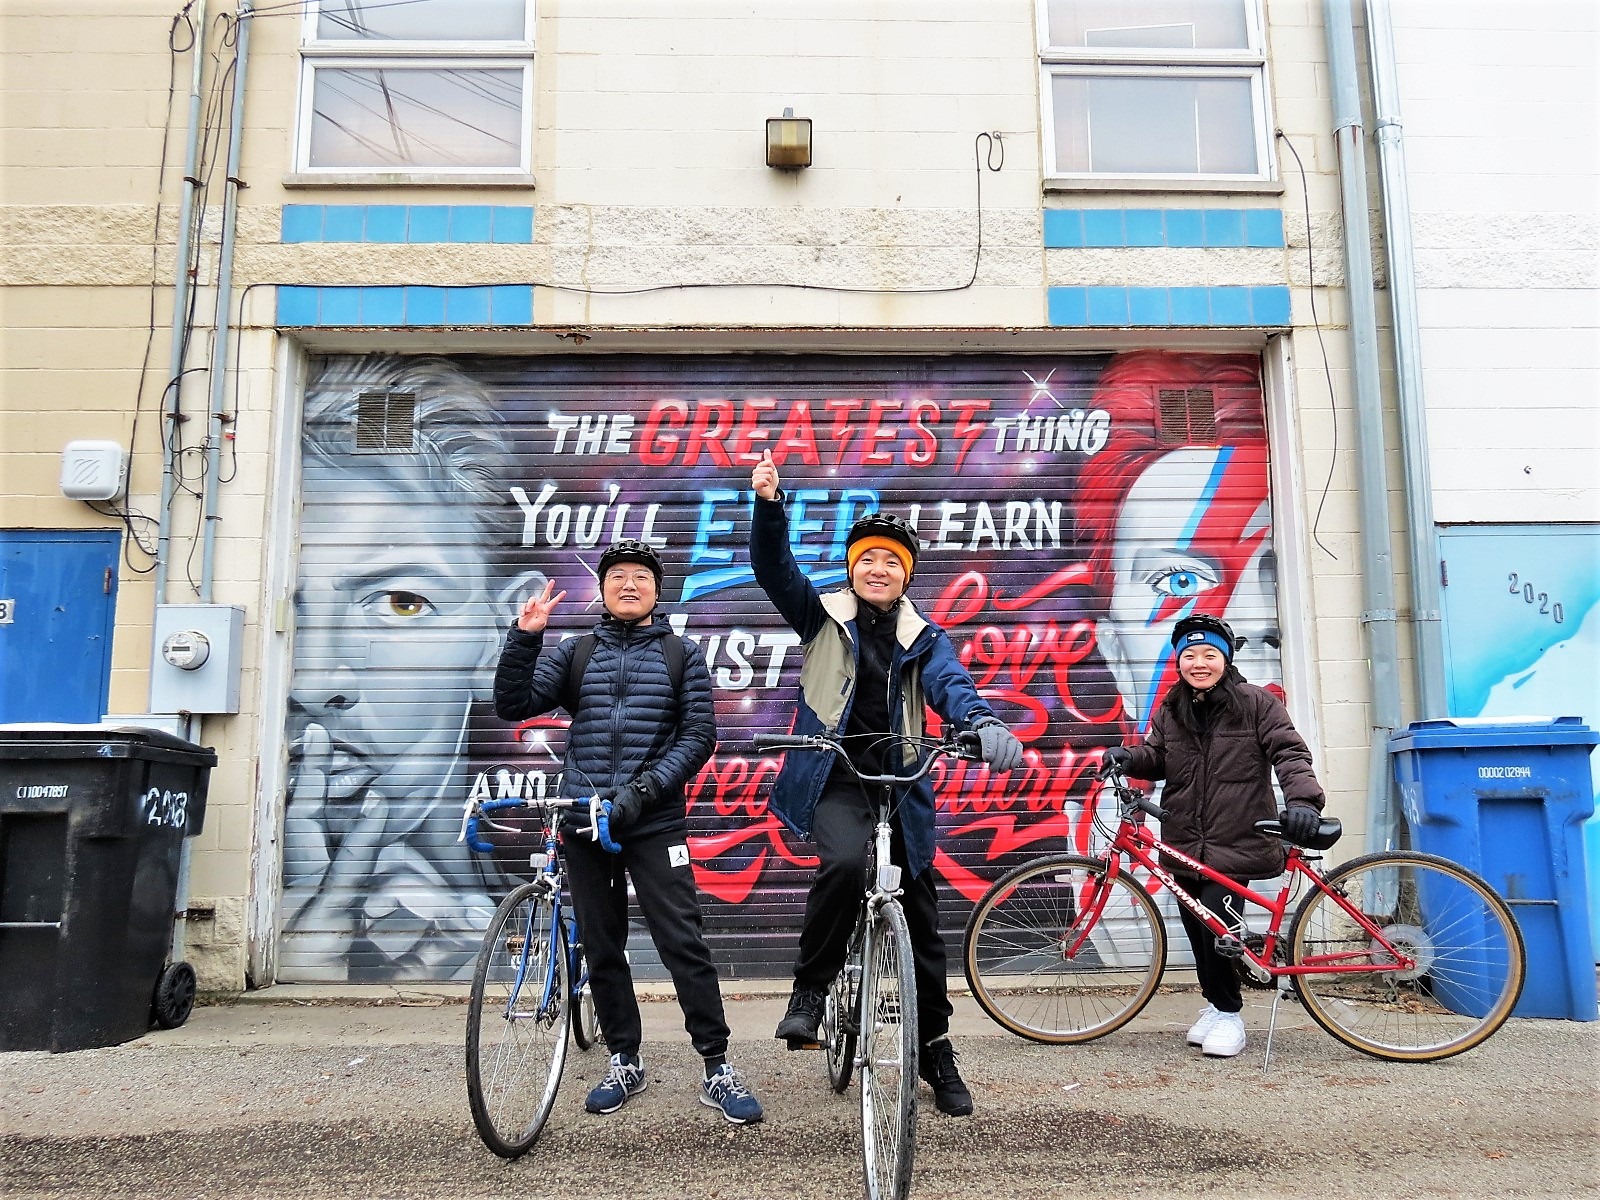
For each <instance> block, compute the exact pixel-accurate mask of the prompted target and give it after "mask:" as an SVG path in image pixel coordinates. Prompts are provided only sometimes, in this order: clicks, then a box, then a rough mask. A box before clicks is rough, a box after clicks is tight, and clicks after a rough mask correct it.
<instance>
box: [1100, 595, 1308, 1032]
mask: <svg viewBox="0 0 1600 1200" xmlns="http://www.w3.org/2000/svg"><path fill="white" fill-rule="evenodd" d="M1237 644H1238V643H1237V641H1236V639H1235V638H1234V636H1233V630H1232V629H1231V628H1230V627H1229V626H1228V624H1227V623H1226V622H1225V621H1221V620H1219V619H1218V618H1216V617H1212V616H1206V615H1196V616H1191V617H1185V618H1184V619H1183V620H1181V621H1179V622H1178V624H1177V626H1176V627H1175V628H1174V630H1173V633H1172V647H1173V651H1174V652H1175V653H1176V654H1177V656H1178V679H1177V681H1176V682H1174V683H1173V685H1172V687H1171V689H1170V690H1169V691H1168V692H1167V695H1166V698H1165V699H1164V700H1163V701H1162V702H1161V704H1160V706H1159V707H1158V708H1157V709H1156V711H1155V713H1154V714H1153V715H1152V717H1151V721H1150V730H1149V732H1148V733H1147V734H1146V735H1145V738H1144V741H1143V743H1142V744H1141V745H1138V746H1131V747H1128V746H1116V747H1112V748H1111V749H1110V750H1107V751H1106V753H1105V761H1106V762H1107V763H1108V764H1115V765H1116V766H1119V767H1121V768H1122V769H1123V770H1124V771H1126V772H1127V773H1128V774H1129V775H1132V776H1134V777H1135V778H1138V779H1164V780H1166V788H1165V790H1164V791H1163V792H1162V794H1161V807H1162V808H1163V809H1164V810H1165V811H1166V817H1165V818H1164V819H1163V821H1162V823H1161V835H1162V838H1163V839H1164V840H1165V841H1167V842H1168V843H1169V844H1171V845H1172V846H1173V847H1175V848H1176V849H1179V850H1182V851H1183V852H1184V853H1185V854H1187V855H1189V856H1190V857H1191V858H1194V859H1197V860H1198V861H1200V862H1202V863H1204V864H1205V865H1206V866H1208V867H1210V868H1211V869H1212V870H1214V871H1216V872H1218V873H1219V874H1222V875H1226V876H1227V877H1228V878H1230V879H1233V880H1235V881H1237V882H1239V883H1245V882H1247V881H1248V880H1251V879H1271V878H1273V877H1274V876H1276V875H1278V874H1280V873H1281V872H1282V871H1283V864H1284V853H1285V852H1284V848H1283V838H1287V839H1288V840H1290V841H1294V842H1304V841H1306V840H1309V839H1310V838H1311V837H1313V836H1315V834H1316V832H1317V827H1318V826H1319V825H1320V824H1321V820H1322V807H1323V804H1324V803H1325V800H1324V797H1323V794H1322V785H1321V784H1319V783H1318V782H1317V776H1316V772H1315V771H1314V770H1313V769H1312V766H1311V751H1310V750H1309V749H1308V748H1307V747H1306V743H1305V740H1304V739H1303V738H1302V737H1301V736H1300V734H1299V732H1298V731H1296V729H1295V727H1294V722H1293V721H1292V720H1290V719H1289V713H1288V710H1287V709H1285V708H1284V706H1283V704H1282V703H1281V702H1280V701H1279V700H1278V699H1277V697H1275V696H1273V695H1272V694H1271V693H1270V692H1268V691H1266V690H1265V689H1263V688H1259V687H1256V686H1254V685H1253V684H1249V683H1246V682H1245V680H1244V676H1242V675H1241V674H1239V670H1238V668H1237V667H1235V666H1234V665H1233V652H1234V648H1235V647H1236V646H1237ZM1274 773H1276V775H1277V777H1278V786H1279V787H1280V788H1281V789H1282V791H1283V795H1284V799H1285V801H1286V802H1287V806H1288V807H1287V811H1286V812H1284V813H1283V814H1282V815H1281V816H1280V814H1279V812H1278V802H1277V798H1276V797H1275V796H1274V794H1273V791H1272V776H1273V774H1274ZM1273 819H1277V820H1279V821H1280V823H1281V827H1282V830H1283V838H1280V837H1278V836H1277V835H1274V834H1266V833H1262V832H1260V831H1259V830H1257V829H1256V828H1255V823H1256V822H1257V821H1262V820H1273ZM1165 865H1166V866H1168V867H1169V868H1171V869H1172V871H1173V874H1174V875H1175V876H1176V877H1177V879H1178V882H1179V883H1181V884H1182V885H1183V886H1184V888H1185V889H1186V890H1188V891H1189V892H1191V893H1192V894H1193V895H1194V896H1195V897H1196V898H1197V899H1199V901H1200V902H1201V903H1202V904H1204V905H1205V906H1206V907H1207V908H1209V909H1210V910H1211V911H1212V912H1214V913H1216V914H1217V915H1218V916H1220V917H1221V918H1222V919H1223V920H1224V921H1225V922H1227V923H1228V924H1229V925H1230V926H1232V927H1234V928H1238V929H1242V927H1243V921H1242V918H1241V914H1240V911H1239V904H1240V902H1239V899H1238V898H1237V897H1236V896H1234V895H1233V894H1232V893H1231V892H1229V891H1228V890H1227V889H1226V888H1224V887H1223V886H1222V885H1221V884H1218V883H1213V882H1211V881H1209V880H1205V879H1202V878H1200V877H1198V876H1196V875H1193V874H1190V873H1187V872H1185V871H1183V870H1182V868H1181V867H1179V865H1178V864H1177V863H1175V862H1173V861H1170V860H1168V861H1167V862H1166V864H1165ZM1178 911H1179V915H1180V916H1181V917H1182V918H1183V928H1184V932H1186V933H1187V934H1188V935H1189V945H1190V946H1191V947H1192V948H1193V950H1194V961H1195V974H1196V975H1197V976H1199V980H1200V991H1201V994H1202V995H1203V996H1204V997H1205V999H1206V1007H1205V1008H1203V1009H1202V1010H1201V1011H1200V1018H1199V1020H1197V1021H1196V1022H1195V1023H1194V1025H1193V1026H1191V1027H1190V1029H1189V1031H1188V1034H1187V1035H1186V1036H1187V1039H1188V1042H1189V1044H1190V1045H1192V1046H1199V1047H1200V1048H1201V1050H1202V1051H1203V1052H1204V1053H1205V1054H1207V1055H1209V1056H1211V1057H1213V1058H1232V1057H1234V1056H1235V1055H1237V1054H1238V1053H1239V1052H1240V1051H1242V1050H1243V1049H1244V1046H1245V1030H1244V1019H1243V1018H1242V1017H1241V1016H1240V1012H1241V1010H1242V1009H1243V1008H1244V1003H1243V998H1242V996H1241V994H1240V991H1239V978H1238V975H1237V974H1236V973H1235V970H1234V963H1233V960H1232V959H1230V958H1225V957H1224V956H1223V955H1221V954H1219V953H1218V952H1217V944H1216V939H1215V938H1214V937H1213V936H1212V934H1211V932H1210V930H1208V929H1206V927H1205V926H1204V925H1202V924H1201V923H1200V921H1199V920H1198V919H1197V918H1196V917H1195V916H1194V915H1193V914H1191V913H1190V912H1189V910H1188V909H1186V908H1183V907H1182V906H1180V907H1179V909H1178Z"/></svg>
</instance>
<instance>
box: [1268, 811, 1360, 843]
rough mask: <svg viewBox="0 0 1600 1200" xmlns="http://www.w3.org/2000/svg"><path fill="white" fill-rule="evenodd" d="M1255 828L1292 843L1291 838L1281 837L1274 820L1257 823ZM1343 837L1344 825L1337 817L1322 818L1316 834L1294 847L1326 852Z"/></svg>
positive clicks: (1279, 829)
mask: <svg viewBox="0 0 1600 1200" xmlns="http://www.w3.org/2000/svg"><path fill="white" fill-rule="evenodd" d="M1255 827H1256V828H1257V829H1259V830H1260V831H1261V832H1262V833H1269V834H1271V835H1272V836H1273V837H1276V838H1283V840H1284V841H1286V842H1289V841H1294V839H1293V838H1287V837H1283V830H1282V829H1281V828H1279V826H1278V822H1277V821H1276V820H1270V821H1257V822H1256V824H1255ZM1343 836H1344V825H1343V824H1342V823H1341V822H1340V820H1339V818H1338V817H1323V818H1322V824H1320V825H1318V826H1317V834H1316V836H1315V837H1313V838H1311V839H1310V840H1309V841H1304V842H1295V843H1294V844H1295V845H1296V846H1303V847H1305V848H1306V849H1307V850H1327V849H1330V848H1331V847H1332V846H1333V844H1334V843H1335V842H1337V841H1338V840H1339V839H1340V838H1341V837H1343Z"/></svg>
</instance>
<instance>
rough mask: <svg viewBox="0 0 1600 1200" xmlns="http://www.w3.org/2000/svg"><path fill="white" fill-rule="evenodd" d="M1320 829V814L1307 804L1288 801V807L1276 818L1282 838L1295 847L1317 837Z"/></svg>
mask: <svg viewBox="0 0 1600 1200" xmlns="http://www.w3.org/2000/svg"><path fill="white" fill-rule="evenodd" d="M1321 827H1322V814H1321V813H1319V812H1318V811H1317V810H1316V809H1314V808H1312V807H1311V805H1309V804H1301V803H1296V802H1294V801H1290V803H1289V807H1288V808H1287V809H1286V810H1285V811H1284V813H1283V815H1282V816H1281V817H1279V818H1278V828H1279V829H1281V830H1283V836H1284V838H1285V839H1287V840H1288V841H1291V842H1293V843H1294V844H1295V845H1297V846H1303V845H1305V844H1306V843H1307V842H1309V841H1310V840H1311V839H1312V838H1314V837H1316V836H1317V830H1318V829H1320V828H1321Z"/></svg>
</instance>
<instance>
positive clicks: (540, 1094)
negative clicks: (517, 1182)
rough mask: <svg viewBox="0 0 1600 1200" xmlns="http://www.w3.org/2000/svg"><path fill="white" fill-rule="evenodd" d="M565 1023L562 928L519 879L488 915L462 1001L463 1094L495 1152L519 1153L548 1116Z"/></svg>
mask: <svg viewBox="0 0 1600 1200" xmlns="http://www.w3.org/2000/svg"><path fill="white" fill-rule="evenodd" d="M571 1023H572V1004H571V999H570V993H569V992H568V983H567V952H566V931H565V930H564V929H563V928H562V925H561V923H560V921H559V920H557V919H556V908H555V902H554V899H553V898H552V896H551V895H550V893H549V890H548V889H547V888H545V887H544V886H542V885H541V884H539V883H526V884H523V885H522V886H521V887H519V888H517V889H516V890H515V891H513V892H512V893H511V894H510V895H509V896H507V897H506V898H505V899H504V900H502V901H501V902H500V907H499V908H498V909H496V910H495V914H494V919H493V920H491V921H490V922H489V930H488V932H487V933H485V934H484V937H483V946H482V948H481V949H480V950H479V952H478V963H477V967H476V969H475V970H474V971H473V975H472V998H471V1000H470V1002H469V1003H468V1005H467V1101H468V1104H469V1105H470V1107H471V1109H472V1123H473V1124H474V1125H476V1126H477V1127H478V1135H479V1136H480V1137H481V1138H482V1139H483V1143H484V1145H486V1146H488V1147H489V1149H491V1150H493V1151H494V1152H495V1153H496V1154H498V1155H499V1156H500V1157H501V1158H507V1159H514V1158H519V1157H521V1156H522V1155H524V1154H526V1153H527V1152H528V1151H529V1150H530V1149H531V1148H532V1146H533V1144H534V1142H536V1141H537V1140H538V1138H539V1134H540V1133H541V1132H542V1131H543V1129H544V1125H545V1122H546V1121H547V1120H549V1118H550V1110H551V1109H552V1108H553V1107H554V1106H555V1102H556V1091H557V1089H558V1088H559V1087H560V1086H561V1072H562V1068H563V1067H565V1065H566V1061H567V1030H568V1027H569V1026H570V1025H571Z"/></svg>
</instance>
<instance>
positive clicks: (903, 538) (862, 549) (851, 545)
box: [844, 512, 922, 580]
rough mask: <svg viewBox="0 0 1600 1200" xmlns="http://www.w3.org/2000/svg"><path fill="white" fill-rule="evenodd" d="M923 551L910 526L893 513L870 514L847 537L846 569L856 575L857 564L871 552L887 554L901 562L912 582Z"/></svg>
mask: <svg viewBox="0 0 1600 1200" xmlns="http://www.w3.org/2000/svg"><path fill="white" fill-rule="evenodd" d="M921 549H922V542H921V540H920V539H919V538H918V537H917V531H916V530H915V529H913V528H911V525H910V523H909V522H907V521H903V520H901V519H900V518H899V517H897V516H894V515H893V514H891V513H884V512H875V513H868V514H867V515H866V516H864V517H858V518H857V519H856V523H855V524H854V525H852V526H850V532H849V534H847V535H846V537H845V542H844V561H845V568H846V569H847V570H850V571H854V570H855V569H856V563H857V561H859V560H860V558H861V556H862V555H863V554H865V553H866V552H867V551H868V550H887V551H889V552H890V553H891V554H893V555H894V556H895V557H896V558H898V559H899V560H900V565H901V566H902V567H904V568H905V569H906V578H907V579H908V580H909V579H910V578H911V576H912V575H913V574H914V573H915V571H916V569H917V554H918V553H919V552H920V551H921Z"/></svg>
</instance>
